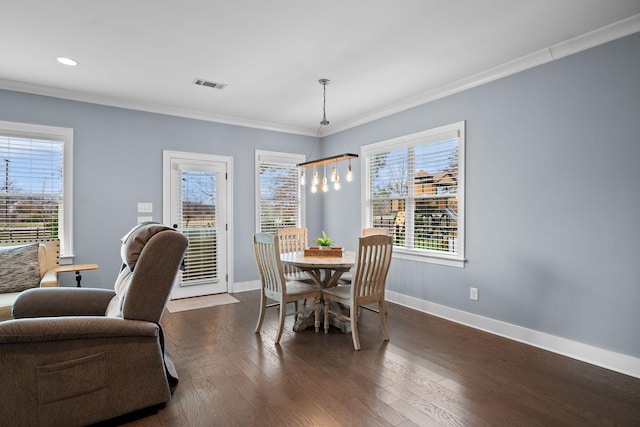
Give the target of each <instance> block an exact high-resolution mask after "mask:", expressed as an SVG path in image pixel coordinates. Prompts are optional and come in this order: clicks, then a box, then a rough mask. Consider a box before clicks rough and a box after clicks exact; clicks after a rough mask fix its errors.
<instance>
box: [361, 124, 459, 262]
mask: <svg viewBox="0 0 640 427" xmlns="http://www.w3.org/2000/svg"><path fill="white" fill-rule="evenodd" d="M464 146H465V123H464V122H458V123H454V124H451V125H446V126H441V127H438V128H435V129H430V130H427V131H424V132H418V133H414V134H411V135H406V136H402V137H399V138H394V139H392V140H387V141H382V142H378V143H375V144H371V145H366V146H363V147H362V157H363V159H364V160H365V166H364V180H363V182H364V187H365V188H364V190H363V203H362V206H363V215H362V223H363V226H364V227H382V228H385V229H387V230H388V231H389V233H390V234H391V235H392V236H393V238H394V256H398V257H399V258H406V259H413V260H418V261H426V262H434V263H438V264H445V265H452V266H459V267H462V266H463V265H464Z"/></svg>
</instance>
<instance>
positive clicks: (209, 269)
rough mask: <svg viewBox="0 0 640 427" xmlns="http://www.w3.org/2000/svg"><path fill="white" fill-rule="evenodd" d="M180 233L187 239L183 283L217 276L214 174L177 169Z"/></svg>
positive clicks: (198, 281) (206, 280)
mask: <svg viewBox="0 0 640 427" xmlns="http://www.w3.org/2000/svg"><path fill="white" fill-rule="evenodd" d="M180 174H181V183H182V191H181V194H182V203H181V205H180V222H181V225H182V226H181V230H182V232H183V233H184V234H185V235H186V236H187V237H188V238H189V247H188V248H187V251H186V253H185V255H184V266H185V269H184V272H183V274H182V281H183V282H185V284H186V285H190V284H196V283H202V282H212V281H214V282H215V281H217V280H219V277H218V251H217V248H218V245H217V240H216V239H217V227H216V206H217V203H216V201H217V194H216V189H217V185H216V173H215V172H209V171H194V170H184V171H180Z"/></svg>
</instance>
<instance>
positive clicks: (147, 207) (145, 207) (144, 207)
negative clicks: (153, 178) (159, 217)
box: [138, 203, 153, 212]
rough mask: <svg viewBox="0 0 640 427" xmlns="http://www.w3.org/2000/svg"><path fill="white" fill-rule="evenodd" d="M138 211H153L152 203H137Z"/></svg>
mask: <svg viewBox="0 0 640 427" xmlns="http://www.w3.org/2000/svg"><path fill="white" fill-rule="evenodd" d="M138 212H153V203H138Z"/></svg>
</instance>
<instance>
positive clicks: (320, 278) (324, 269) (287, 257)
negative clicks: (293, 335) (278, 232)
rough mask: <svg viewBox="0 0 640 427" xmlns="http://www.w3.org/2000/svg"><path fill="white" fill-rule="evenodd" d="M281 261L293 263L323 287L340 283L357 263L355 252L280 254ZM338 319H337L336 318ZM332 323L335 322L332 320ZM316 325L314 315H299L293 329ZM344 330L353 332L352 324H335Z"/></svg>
mask: <svg viewBox="0 0 640 427" xmlns="http://www.w3.org/2000/svg"><path fill="white" fill-rule="evenodd" d="M280 261H282V263H283V264H286V265H293V266H295V267H297V268H298V269H300V270H302V271H304V272H305V273H307V274H308V275H309V278H310V279H311V280H313V282H314V283H315V284H316V285H318V286H319V287H321V288H322V289H326V288H330V287H333V286H336V285H337V284H338V280H339V279H340V276H342V274H343V273H344V272H346V271H349V270H350V269H351V267H353V266H354V264H355V263H356V254H355V252H343V253H342V256H340V257H337V256H326V257H325V256H305V255H304V252H303V251H300V252H285V253H282V254H280ZM336 320H337V319H336ZM331 323H332V324H335V323H334V321H333V320H332V322H331ZM313 325H314V318H313V315H309V316H299V317H298V320H297V321H296V323H295V325H294V326H293V330H294V331H296V332H298V331H302V330H304V329H307V328H308V327H311V326H313ZM335 326H338V327H339V328H340V329H341V330H342V331H343V332H345V333H351V328H350V324H342V322H340V324H335Z"/></svg>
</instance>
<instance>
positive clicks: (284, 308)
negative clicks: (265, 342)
mask: <svg viewBox="0 0 640 427" xmlns="http://www.w3.org/2000/svg"><path fill="white" fill-rule="evenodd" d="M286 315H287V305H286V304H285V302H284V301H282V302H280V322H279V324H278V333H277V334H276V344H279V343H280V338H281V337H282V330H283V329H284V318H285V316H286Z"/></svg>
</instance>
